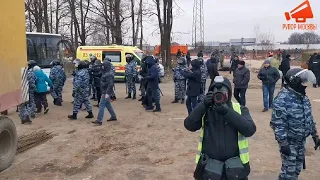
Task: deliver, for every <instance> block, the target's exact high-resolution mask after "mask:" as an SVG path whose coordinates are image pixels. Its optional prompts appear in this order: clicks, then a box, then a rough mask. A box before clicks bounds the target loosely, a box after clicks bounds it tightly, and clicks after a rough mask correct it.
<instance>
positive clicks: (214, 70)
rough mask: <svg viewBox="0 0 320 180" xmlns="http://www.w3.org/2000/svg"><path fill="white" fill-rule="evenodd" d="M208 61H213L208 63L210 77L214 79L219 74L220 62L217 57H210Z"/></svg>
mask: <svg viewBox="0 0 320 180" xmlns="http://www.w3.org/2000/svg"><path fill="white" fill-rule="evenodd" d="M208 61H211V63H207V69H208V74H209V76H210V79H214V78H215V77H216V76H219V72H218V63H217V62H216V59H209V60H208Z"/></svg>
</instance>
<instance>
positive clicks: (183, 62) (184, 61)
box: [178, 57, 186, 65]
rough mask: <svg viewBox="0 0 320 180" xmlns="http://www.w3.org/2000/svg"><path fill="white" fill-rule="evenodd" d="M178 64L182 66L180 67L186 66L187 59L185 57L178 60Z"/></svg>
mask: <svg viewBox="0 0 320 180" xmlns="http://www.w3.org/2000/svg"><path fill="white" fill-rule="evenodd" d="M178 64H180V65H185V64H186V59H185V58H184V57H180V58H179V59H178Z"/></svg>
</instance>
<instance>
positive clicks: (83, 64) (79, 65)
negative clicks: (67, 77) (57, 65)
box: [78, 61, 88, 69]
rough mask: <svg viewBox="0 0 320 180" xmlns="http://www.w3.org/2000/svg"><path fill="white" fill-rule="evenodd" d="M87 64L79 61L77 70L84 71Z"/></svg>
mask: <svg viewBox="0 0 320 180" xmlns="http://www.w3.org/2000/svg"><path fill="white" fill-rule="evenodd" d="M87 66H88V65H87V63H86V62H85V61H80V62H79V64H78V69H85V68H87Z"/></svg>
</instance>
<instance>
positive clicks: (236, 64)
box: [231, 59, 240, 70]
mask: <svg viewBox="0 0 320 180" xmlns="http://www.w3.org/2000/svg"><path fill="white" fill-rule="evenodd" d="M239 62H240V60H239V59H238V60H235V59H234V60H233V61H231V69H232V70H236V69H237V68H238V64H239Z"/></svg>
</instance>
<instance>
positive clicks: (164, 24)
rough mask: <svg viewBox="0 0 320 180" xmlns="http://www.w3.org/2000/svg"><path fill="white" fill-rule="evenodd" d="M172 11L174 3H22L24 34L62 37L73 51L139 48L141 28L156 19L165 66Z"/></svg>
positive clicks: (158, 0)
mask: <svg viewBox="0 0 320 180" xmlns="http://www.w3.org/2000/svg"><path fill="white" fill-rule="evenodd" d="M172 9H173V0H25V14H26V28H27V31H30V32H33V31H36V32H46V33H55V34H61V35H62V36H63V38H64V39H65V40H69V41H70V42H71V44H72V46H73V48H74V49H76V48H77V47H78V46H83V45H108V44H119V45H121V44H130V45H133V46H137V45H139V46H140V48H142V47H143V44H145V43H146V42H145V41H144V26H143V25H144V24H145V23H152V22H153V21H152V20H153V19H154V18H155V19H156V20H157V23H156V25H157V28H158V30H159V34H160V36H159V38H160V40H161V47H162V48H161V52H162V53H161V54H162V59H163V64H164V65H165V66H166V67H169V66H171V57H170V45H171V43H170V40H171V32H172V23H173V10H172ZM167 59H168V61H167Z"/></svg>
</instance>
